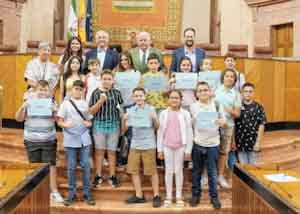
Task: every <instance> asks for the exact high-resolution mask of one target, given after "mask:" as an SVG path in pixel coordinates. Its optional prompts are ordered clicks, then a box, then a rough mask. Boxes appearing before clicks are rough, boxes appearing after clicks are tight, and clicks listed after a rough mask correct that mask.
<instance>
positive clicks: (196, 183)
mask: <svg viewBox="0 0 300 214" xmlns="http://www.w3.org/2000/svg"><path fill="white" fill-rule="evenodd" d="M218 156H219V146H215V147H202V146H199V145H197V144H194V146H193V150H192V161H193V169H192V194H193V196H194V197H201V175H202V172H203V169H204V167H205V166H206V167H207V175H208V186H209V195H210V197H211V198H217V197H218V191H217V160H218Z"/></svg>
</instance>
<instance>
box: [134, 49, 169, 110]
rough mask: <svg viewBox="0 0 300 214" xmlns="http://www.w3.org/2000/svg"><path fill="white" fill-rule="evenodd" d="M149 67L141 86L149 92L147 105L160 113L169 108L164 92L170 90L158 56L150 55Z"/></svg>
mask: <svg viewBox="0 0 300 214" xmlns="http://www.w3.org/2000/svg"><path fill="white" fill-rule="evenodd" d="M147 67H148V71H147V72H146V73H145V74H144V75H143V76H142V79H141V83H140V86H141V87H144V88H145V89H146V91H147V94H146V103H148V104H149V105H152V106H153V107H154V108H155V109H156V111H157V112H159V111H161V110H162V109H165V108H166V107H167V100H166V98H165V97H164V92H166V91H167V89H168V81H167V77H166V75H165V74H164V72H162V71H160V70H159V68H160V63H159V57H158V55H157V54H155V53H151V54H149V57H148V61H147Z"/></svg>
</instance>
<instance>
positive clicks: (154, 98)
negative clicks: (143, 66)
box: [140, 71, 168, 109]
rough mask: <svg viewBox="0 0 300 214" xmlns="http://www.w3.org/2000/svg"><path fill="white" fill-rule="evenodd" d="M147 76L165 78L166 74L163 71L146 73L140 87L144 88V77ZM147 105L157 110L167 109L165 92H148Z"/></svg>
mask: <svg viewBox="0 0 300 214" xmlns="http://www.w3.org/2000/svg"><path fill="white" fill-rule="evenodd" d="M147 76H165V74H164V73H163V72H161V71H159V72H156V73H152V72H149V71H148V72H146V73H145V74H144V75H143V76H142V78H141V82H140V87H144V77H147ZM146 92H147V93H146V103H148V104H149V105H151V106H153V107H154V108H155V109H163V108H167V106H168V103H167V98H166V96H164V94H165V92H158V91H146Z"/></svg>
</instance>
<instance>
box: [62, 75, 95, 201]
mask: <svg viewBox="0 0 300 214" xmlns="http://www.w3.org/2000/svg"><path fill="white" fill-rule="evenodd" d="M83 93H84V83H83V82H82V81H81V80H75V81H74V83H73V86H72V90H71V98H70V99H69V100H64V101H63V103H62V104H61V106H60V108H59V111H58V114H57V116H58V125H59V126H60V127H62V128H63V134H64V148H65V151H66V155H67V167H68V186H69V196H68V198H67V199H66V200H65V201H64V204H65V206H70V205H71V204H72V203H73V202H74V200H76V198H77V196H76V167H77V154H79V157H80V165H81V169H82V179H83V199H84V201H85V202H86V203H87V204H89V205H95V200H94V199H93V197H92V195H91V192H90V170H91V169H90V161H89V157H90V148H91V143H92V142H91V136H90V133H89V127H91V126H92V123H91V119H92V115H91V114H90V113H89V108H88V103H87V102H86V101H85V100H84V99H82V97H83Z"/></svg>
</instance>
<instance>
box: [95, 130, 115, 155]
mask: <svg viewBox="0 0 300 214" xmlns="http://www.w3.org/2000/svg"><path fill="white" fill-rule="evenodd" d="M119 136H120V130H118V131H116V132H114V133H110V134H104V133H99V132H98V133H97V134H93V137H94V141H95V149H101V150H108V151H116V150H117V147H118V143H119Z"/></svg>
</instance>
